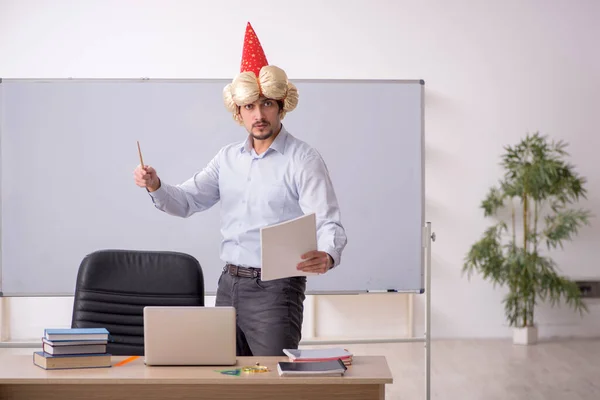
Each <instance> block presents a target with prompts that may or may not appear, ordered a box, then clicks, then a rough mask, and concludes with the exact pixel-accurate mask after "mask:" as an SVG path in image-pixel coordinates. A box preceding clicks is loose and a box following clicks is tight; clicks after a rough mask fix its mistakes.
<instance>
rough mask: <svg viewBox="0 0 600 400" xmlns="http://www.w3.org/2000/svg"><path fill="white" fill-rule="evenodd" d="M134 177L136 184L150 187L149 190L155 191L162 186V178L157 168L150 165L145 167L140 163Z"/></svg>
mask: <svg viewBox="0 0 600 400" xmlns="http://www.w3.org/2000/svg"><path fill="white" fill-rule="evenodd" d="M133 178H134V179H135V184H136V185H138V186H139V187H143V188H146V189H148V191H149V192H154V191H155V190H157V189H158V188H160V179H159V178H158V175H157V174H156V170H155V169H154V168H152V167H151V166H149V165H146V166H145V167H143V168H142V166H140V165H138V166H137V168H136V169H135V170H134V171H133Z"/></svg>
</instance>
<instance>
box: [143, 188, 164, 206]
mask: <svg viewBox="0 0 600 400" xmlns="http://www.w3.org/2000/svg"><path fill="white" fill-rule="evenodd" d="M146 190H147V191H148V194H149V195H150V198H152V201H153V202H154V204H156V205H157V206H160V205H163V204H164V203H165V201H166V200H167V198H168V193H167V189H166V188H165V185H164V184H162V183H161V185H160V187H159V188H158V189H156V190H155V191H154V192H151V191H149V190H148V189H146Z"/></svg>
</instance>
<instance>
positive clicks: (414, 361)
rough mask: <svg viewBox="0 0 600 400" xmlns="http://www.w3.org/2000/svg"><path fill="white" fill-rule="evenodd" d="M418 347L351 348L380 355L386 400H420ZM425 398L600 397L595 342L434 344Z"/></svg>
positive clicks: (599, 351)
mask: <svg viewBox="0 0 600 400" xmlns="http://www.w3.org/2000/svg"><path fill="white" fill-rule="evenodd" d="M423 346H424V345H423V343H397V344H396V343H395V344H360V345H359V344H356V345H346V346H344V347H346V348H348V350H350V351H352V352H353V353H354V354H356V355H380V354H382V355H385V356H386V357H387V360H388V364H389V366H390V369H391V371H392V375H393V377H394V383H393V384H392V385H388V386H387V388H386V399H393V400H399V399H402V400H404V399H424V398H425V395H424V394H425V363H424V361H425V350H424V347H423ZM431 398H432V399H460V400H481V399H485V400H495V399H503V400H505V399H510V400H521V399H523V400H524V399H527V400H542V399H543V400H559V399H560V400H580V399H585V400H588V399H590V400H591V399H600V339H595V340H591V339H589V340H588V339H578V340H575V339H573V340H557V341H545V342H541V343H538V344H536V345H533V346H517V345H513V344H512V343H511V342H510V341H509V340H447V341H434V342H432V346H431Z"/></svg>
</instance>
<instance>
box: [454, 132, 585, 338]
mask: <svg viewBox="0 0 600 400" xmlns="http://www.w3.org/2000/svg"><path fill="white" fill-rule="evenodd" d="M566 147H567V144H566V143H565V142H563V141H558V142H555V141H551V140H549V139H548V137H547V136H542V135H540V134H539V133H534V134H532V135H529V134H528V135H527V136H526V137H525V138H524V139H523V140H522V141H521V142H519V143H518V144H517V145H515V146H506V147H505V148H504V149H505V153H504V154H503V155H502V157H501V160H502V161H501V165H502V166H503V168H504V177H503V179H502V180H500V182H499V186H498V187H492V188H491V189H490V190H489V192H488V194H487V196H486V197H485V199H484V200H483V201H482V203H481V208H482V209H483V211H484V216H485V217H494V218H496V219H498V218H499V216H500V215H502V214H501V213H500V211H501V210H502V209H504V208H506V207H510V211H511V212H510V213H506V214H504V215H510V218H511V223H510V228H509V227H508V225H507V223H506V222H504V221H502V220H500V221H498V222H496V223H495V224H494V225H492V226H490V227H489V228H487V229H486V231H485V232H484V234H483V235H482V237H481V238H480V239H479V240H478V241H477V242H475V243H474V244H473V245H472V246H471V248H470V249H469V252H468V253H467V255H466V256H465V260H464V265H463V268H462V272H463V274H467V275H468V277H469V278H470V277H471V276H472V274H474V273H479V274H481V275H482V276H483V278H484V279H486V280H489V281H491V282H492V283H493V285H494V286H496V285H505V286H508V288H509V293H508V294H507V295H506V297H505V298H504V300H503V302H504V308H505V314H506V318H507V320H508V322H509V324H510V325H511V326H531V325H533V324H534V308H535V306H536V304H537V302H538V301H549V302H550V304H551V305H552V306H554V305H556V304H558V303H559V302H560V301H564V302H565V303H566V304H567V305H569V306H570V307H572V308H573V309H575V310H578V311H579V312H580V313H583V312H584V311H587V307H586V306H585V304H584V303H583V302H582V300H581V294H580V292H579V289H578V287H577V285H576V284H575V283H574V282H572V281H570V280H569V279H567V278H565V277H561V276H560V275H559V274H558V273H557V271H556V265H555V263H554V261H553V260H552V259H551V258H549V257H544V256H542V255H540V253H539V248H538V244H539V243H540V242H541V241H544V240H545V242H546V245H547V248H548V249H549V250H551V249H555V248H557V247H562V243H563V241H565V240H572V239H573V238H574V236H575V235H576V234H577V233H578V232H579V229H580V228H581V227H582V226H583V225H586V224H589V220H590V218H591V217H592V215H591V214H590V212H589V211H587V210H584V209H571V208H568V207H570V206H571V205H572V204H573V203H575V202H577V201H578V200H580V199H581V198H585V196H586V189H585V183H586V179H585V178H583V177H581V176H579V175H578V174H577V172H576V171H575V168H574V166H573V165H571V164H569V163H567V162H566V161H565V160H564V158H565V157H567V156H568V153H567V152H566ZM515 199H518V200H520V203H519V204H520V206H522V210H521V211H519V212H518V213H517V212H516V210H515V208H514V204H515V202H514V200H515ZM517 215H519V219H520V220H519V221H518V223H517V217H516V216H517ZM540 221H543V222H544V226H543V227H542V228H541V229H540V227H539V226H538V225H539V223H540ZM518 236H519V237H520V238H522V240H517V237H518Z"/></svg>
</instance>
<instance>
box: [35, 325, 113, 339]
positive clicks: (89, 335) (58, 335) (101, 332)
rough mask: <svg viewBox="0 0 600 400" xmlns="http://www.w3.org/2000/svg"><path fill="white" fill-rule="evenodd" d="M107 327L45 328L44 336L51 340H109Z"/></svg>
mask: <svg viewBox="0 0 600 400" xmlns="http://www.w3.org/2000/svg"><path fill="white" fill-rule="evenodd" d="M108 335H109V333H108V331H107V330H106V329H105V328H70V329H44V337H45V338H46V339H48V340H51V341H55V342H58V341H63V340H108Z"/></svg>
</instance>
